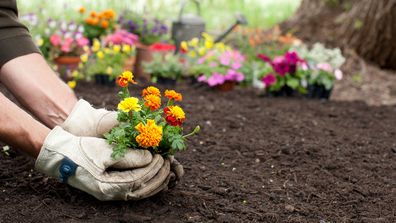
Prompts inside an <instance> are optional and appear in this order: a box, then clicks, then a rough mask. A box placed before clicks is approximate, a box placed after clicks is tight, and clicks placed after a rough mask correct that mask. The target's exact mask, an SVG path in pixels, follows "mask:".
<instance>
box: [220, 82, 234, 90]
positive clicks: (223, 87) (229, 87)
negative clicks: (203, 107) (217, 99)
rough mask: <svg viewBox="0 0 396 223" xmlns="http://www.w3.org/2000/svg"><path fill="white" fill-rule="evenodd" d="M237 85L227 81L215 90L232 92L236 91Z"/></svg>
mask: <svg viewBox="0 0 396 223" xmlns="http://www.w3.org/2000/svg"><path fill="white" fill-rule="evenodd" d="M235 84H236V82H235V81H226V82H224V83H223V84H220V85H216V87H215V88H216V89H217V90H219V91H232V90H234V87H235Z"/></svg>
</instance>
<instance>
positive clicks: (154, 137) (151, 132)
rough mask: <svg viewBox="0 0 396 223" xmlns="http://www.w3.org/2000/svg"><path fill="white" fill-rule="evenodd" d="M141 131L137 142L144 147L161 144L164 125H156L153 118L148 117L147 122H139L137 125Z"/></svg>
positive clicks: (137, 128)
mask: <svg viewBox="0 0 396 223" xmlns="http://www.w3.org/2000/svg"><path fill="white" fill-rule="evenodd" d="M135 129H136V130H138V131H139V133H140V134H139V135H138V136H136V142H137V143H138V144H139V146H141V147H143V148H149V147H155V146H159V144H160V142H161V139H162V126H159V125H156V124H155V121H154V120H153V119H147V124H146V125H144V124H143V123H139V124H137V125H136V126H135Z"/></svg>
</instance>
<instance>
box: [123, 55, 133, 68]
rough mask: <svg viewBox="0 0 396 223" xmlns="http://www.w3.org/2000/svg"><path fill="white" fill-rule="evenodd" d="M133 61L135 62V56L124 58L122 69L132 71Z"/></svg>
mask: <svg viewBox="0 0 396 223" xmlns="http://www.w3.org/2000/svg"><path fill="white" fill-rule="evenodd" d="M135 62H136V57H135V56H133V57H129V58H128V59H127V60H125V62H124V67H123V68H124V70H130V71H132V70H133V68H134V66H135Z"/></svg>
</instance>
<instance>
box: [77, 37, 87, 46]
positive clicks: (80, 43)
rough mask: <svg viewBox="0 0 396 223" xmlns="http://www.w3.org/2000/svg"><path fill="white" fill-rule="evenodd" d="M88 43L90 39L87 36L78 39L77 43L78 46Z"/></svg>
mask: <svg viewBox="0 0 396 223" xmlns="http://www.w3.org/2000/svg"><path fill="white" fill-rule="evenodd" d="M88 43H89V40H88V39H87V38H85V37H81V38H79V39H77V45H78V46H81V47H83V46H87V45H88Z"/></svg>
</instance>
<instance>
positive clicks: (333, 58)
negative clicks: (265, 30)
mask: <svg viewBox="0 0 396 223" xmlns="http://www.w3.org/2000/svg"><path fill="white" fill-rule="evenodd" d="M292 50H294V51H296V52H298V53H299V55H301V56H302V57H303V58H304V60H305V61H307V68H306V70H307V71H306V77H307V82H308V93H307V96H308V97H310V98H319V99H329V97H330V95H331V91H332V89H333V86H334V82H335V80H341V79H342V76H343V75H342V71H341V70H340V67H341V66H342V64H343V63H344V62H345V58H344V57H343V56H342V53H341V50H340V49H338V48H335V49H328V48H326V47H325V46H324V45H323V44H321V43H315V44H314V45H313V47H312V48H311V49H308V47H307V46H306V45H305V44H301V45H297V46H294V47H293V48H292Z"/></svg>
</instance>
